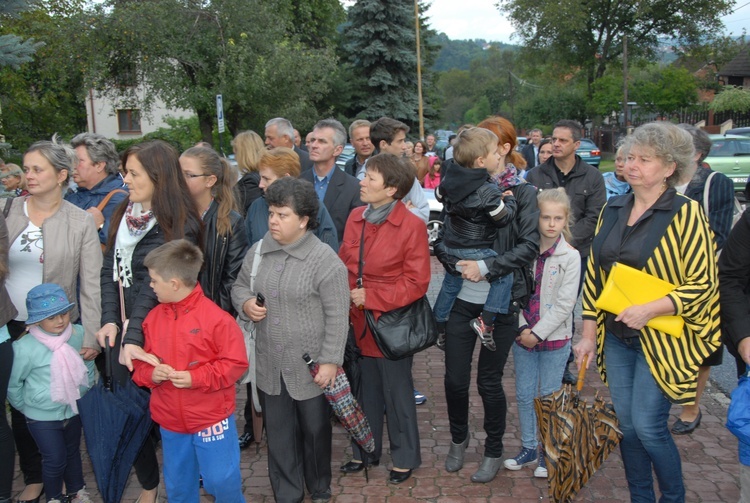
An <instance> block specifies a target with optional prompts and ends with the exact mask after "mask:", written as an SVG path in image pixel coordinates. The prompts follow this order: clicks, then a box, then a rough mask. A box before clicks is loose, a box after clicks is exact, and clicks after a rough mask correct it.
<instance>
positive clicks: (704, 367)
mask: <svg viewBox="0 0 750 503" xmlns="http://www.w3.org/2000/svg"><path fill="white" fill-rule="evenodd" d="M679 127H681V128H682V129H684V130H685V131H687V132H688V133H690V136H692V138H693V145H694V146H695V156H694V157H693V159H694V162H692V163H691V164H690V165H688V167H687V169H685V171H684V172H683V173H682V174H681V175H680V179H679V180H678V181H677V182H676V183H675V189H676V190H677V192H679V193H681V194H685V195H686V196H687V197H689V198H690V199H693V200H695V201H698V203H700V205H701V207H702V208H703V210H704V212H705V213H706V217H707V218H708V225H709V227H710V228H711V230H712V231H713V233H714V234H713V237H714V242H715V243H716V248H717V250H718V251H721V249H722V248H723V247H724V243H725V242H726V240H727V237H728V236H729V231H731V230H732V216H733V214H734V185H733V184H732V181H731V180H730V179H729V178H728V177H727V176H726V175H724V174H723V173H719V172H716V171H713V170H712V169H710V168H706V167H704V166H703V160H704V159H705V158H706V156H708V153H709V152H710V151H711V145H712V143H711V138H709V136H708V135H707V134H706V133H705V132H704V131H703V130H702V129H699V128H697V127H695V126H692V125H690V124H680V125H679ZM707 185H708V191H706V188H707V187H706V186H707ZM723 354H724V350H723V349H722V348H719V349H717V350H716V351H715V352H714V353H713V354H712V355H711V356H709V357H708V358H707V359H706V360H705V361H704V362H703V364H701V367H700V371H699V372H698V391H697V394H696V397H695V403H694V404H691V405H685V406H684V407H683V408H682V412H681V413H680V417H679V418H678V419H677V421H675V423H674V425H673V426H672V433H674V434H675V435H687V434H689V433H692V432H693V431H694V430H695V429H696V428H697V427H698V426H699V425H700V423H701V416H702V414H701V410H700V399H701V395H702V394H703V390H704V389H705V388H706V383H707V382H708V378H709V375H710V373H711V367H716V366H718V365H721V363H722V360H723V358H722V356H723Z"/></svg>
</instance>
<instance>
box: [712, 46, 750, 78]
mask: <svg viewBox="0 0 750 503" xmlns="http://www.w3.org/2000/svg"><path fill="white" fill-rule="evenodd" d="M719 75H731V76H735V77H750V45H748V46H747V47H746V49H745V50H744V51H741V52H740V53H739V54H738V55H737V57H736V58H734V59H733V60H732V61H730V62H729V63H727V64H726V65H724V66H723V67H722V68H721V69H720V70H719Z"/></svg>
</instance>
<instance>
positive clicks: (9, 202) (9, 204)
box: [3, 197, 13, 218]
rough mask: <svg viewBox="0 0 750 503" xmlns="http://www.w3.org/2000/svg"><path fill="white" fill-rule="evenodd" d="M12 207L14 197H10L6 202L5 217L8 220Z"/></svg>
mask: <svg viewBox="0 0 750 503" xmlns="http://www.w3.org/2000/svg"><path fill="white" fill-rule="evenodd" d="M11 206H13V198H12V197H9V198H8V199H7V200H6V201H5V207H4V208H3V216H4V217H5V218H8V213H10V207H11Z"/></svg>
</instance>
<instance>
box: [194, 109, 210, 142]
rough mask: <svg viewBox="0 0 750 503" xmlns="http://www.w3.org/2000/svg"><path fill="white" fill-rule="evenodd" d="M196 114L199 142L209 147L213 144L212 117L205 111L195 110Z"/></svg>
mask: <svg viewBox="0 0 750 503" xmlns="http://www.w3.org/2000/svg"><path fill="white" fill-rule="evenodd" d="M196 112H197V113H198V125H199V126H200V130H201V140H202V141H205V142H206V143H208V144H209V145H213V144H214V135H213V130H214V116H213V114H212V113H211V112H206V111H205V110H196Z"/></svg>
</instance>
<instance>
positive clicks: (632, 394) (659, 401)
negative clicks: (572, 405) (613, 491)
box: [604, 332, 685, 503]
mask: <svg viewBox="0 0 750 503" xmlns="http://www.w3.org/2000/svg"><path fill="white" fill-rule="evenodd" d="M604 357H605V360H606V365H607V383H608V385H609V392H610V394H611V396H612V404H613V405H614V406H615V412H617V418H618V419H619V421H620V429H621V430H622V434H623V438H622V442H620V453H621V454H622V461H623V464H624V465H625V476H626V477H627V479H628V488H629V489H630V498H631V501H632V502H633V503H643V502H655V501H656V496H655V495H654V480H653V477H652V475H651V468H652V467H653V470H654V472H655V473H656V479H657V480H658V482H659V490H660V491H661V499H660V500H659V501H660V502H662V503H667V502H680V503H682V502H684V501H685V486H684V485H683V482H682V464H681V461H680V453H679V452H678V450H677V446H676V445H675V443H674V440H673V439H672V434H671V433H670V432H669V427H668V425H667V421H668V419H669V409H670V407H671V404H670V403H669V401H668V400H667V399H666V398H665V396H664V395H663V394H662V392H661V391H660V390H659V387H658V386H657V385H656V381H654V378H653V376H652V375H651V371H650V370H649V368H648V364H647V363H646V358H645V356H644V354H643V349H642V348H641V342H640V339H638V338H637V337H636V338H632V339H625V340H623V339H619V338H618V337H617V336H615V335H613V334H612V333H609V332H608V333H607V335H606V337H605V339H604Z"/></svg>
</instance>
